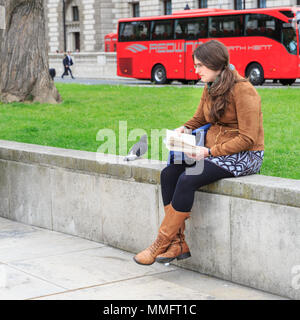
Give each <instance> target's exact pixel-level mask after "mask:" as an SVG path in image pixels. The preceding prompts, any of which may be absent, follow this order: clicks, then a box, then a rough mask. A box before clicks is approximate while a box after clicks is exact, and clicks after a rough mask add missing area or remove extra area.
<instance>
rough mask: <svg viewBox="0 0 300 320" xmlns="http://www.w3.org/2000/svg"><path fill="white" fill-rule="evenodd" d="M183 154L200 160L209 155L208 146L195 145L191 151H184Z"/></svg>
mask: <svg viewBox="0 0 300 320" xmlns="http://www.w3.org/2000/svg"><path fill="white" fill-rule="evenodd" d="M184 154H186V155H187V156H188V157H189V158H191V159H194V160H201V159H204V158H206V157H208V156H209V153H208V148H205V147H201V146H196V147H194V150H193V151H192V152H191V153H189V152H185V153H184Z"/></svg>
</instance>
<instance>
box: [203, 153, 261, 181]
mask: <svg viewBox="0 0 300 320" xmlns="http://www.w3.org/2000/svg"><path fill="white" fill-rule="evenodd" d="M263 158H264V151H242V152H239V153H235V154H231V155H229V156H219V157H208V158H205V160H207V161H210V162H213V163H214V164H216V165H217V166H219V167H221V168H223V169H225V170H227V171H229V172H231V173H232V174H233V175H234V176H235V177H238V176H246V175H249V174H255V173H257V172H259V170H260V167H261V165H262V162H263Z"/></svg>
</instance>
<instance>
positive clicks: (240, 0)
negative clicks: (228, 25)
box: [234, 0, 246, 10]
mask: <svg viewBox="0 0 300 320" xmlns="http://www.w3.org/2000/svg"><path fill="white" fill-rule="evenodd" d="M243 9H246V5H245V0H234V10H243Z"/></svg>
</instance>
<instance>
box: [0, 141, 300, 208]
mask: <svg viewBox="0 0 300 320" xmlns="http://www.w3.org/2000/svg"><path fill="white" fill-rule="evenodd" d="M0 159H3V160H10V161H22V162H24V163H35V164H36V163H38V164H39V165H42V166H53V167H62V168H65V169H70V170H75V171H78V170H79V171H83V172H85V173H89V174H101V175H108V176H111V177H116V178H118V179H122V180H129V181H135V182H143V183H150V184H160V172H161V170H162V169H163V168H164V167H165V166H166V162H163V161H158V160H152V161H150V160H148V159H140V160H136V161H133V162H126V161H123V157H122V156H116V155H105V154H101V153H96V152H87V151H79V150H71V149H62V148H55V147H48V146H40V145H34V144H28V143H19V142H14V141H7V140H0ZM200 190H201V191H204V192H208V193H214V194H220V195H228V196H233V197H238V198H243V199H247V200H256V201H262V202H270V203H275V204H280V205H287V206H292V207H297V208H300V181H299V180H293V179H285V178H278V177H269V176H263V175H251V176H245V177H239V178H228V179H222V180H220V181H217V182H215V183H212V184H210V185H208V186H204V187H202V188H201V189H200Z"/></svg>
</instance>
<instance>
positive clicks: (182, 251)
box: [155, 221, 191, 263]
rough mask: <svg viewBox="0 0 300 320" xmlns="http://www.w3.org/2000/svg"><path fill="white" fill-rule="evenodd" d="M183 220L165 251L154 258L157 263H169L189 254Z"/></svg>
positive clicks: (184, 257)
mask: <svg viewBox="0 0 300 320" xmlns="http://www.w3.org/2000/svg"><path fill="white" fill-rule="evenodd" d="M184 229H185V222H184V221H183V223H182V225H181V227H180V229H179V231H178V233H177V234H176V236H175V238H174V239H173V240H172V242H171V244H170V246H169V247H168V249H167V251H166V252H164V253H162V254H160V255H158V256H157V257H156V259H155V261H156V262H159V263H169V262H171V261H173V260H174V259H177V260H183V259H186V258H189V257H190V256H191V253H190V249H189V247H188V245H187V243H186V242H185V236H184Z"/></svg>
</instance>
